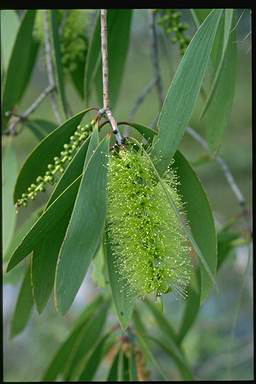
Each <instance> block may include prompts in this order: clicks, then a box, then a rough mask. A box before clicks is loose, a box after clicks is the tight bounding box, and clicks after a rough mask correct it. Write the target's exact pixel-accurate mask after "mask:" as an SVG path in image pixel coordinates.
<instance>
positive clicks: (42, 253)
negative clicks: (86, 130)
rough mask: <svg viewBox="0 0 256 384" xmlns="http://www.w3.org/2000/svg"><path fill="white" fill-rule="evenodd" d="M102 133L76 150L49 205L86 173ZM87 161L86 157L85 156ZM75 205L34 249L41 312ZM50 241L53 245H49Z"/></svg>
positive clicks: (35, 290)
mask: <svg viewBox="0 0 256 384" xmlns="http://www.w3.org/2000/svg"><path fill="white" fill-rule="evenodd" d="M98 140H99V137H98V132H97V131H95V132H94V133H93V135H92V137H91V140H90V145H89V148H88V151H87V152H86V150H87V147H88V143H84V145H83V146H82V147H81V148H80V150H79V152H78V153H77V154H76V156H75V157H74V159H73V160H72V162H71V163H70V164H69V166H68V168H67V169H66V171H65V172H64V174H63V176H62V178H61V179H60V181H59V183H58V185H57V188H56V189H55V190H54V192H53V194H52V196H51V197H50V199H49V202H48V203H47V206H46V208H47V207H48V206H49V205H50V204H51V203H52V202H53V201H54V199H55V198H57V197H58V196H59V194H60V193H62V192H63V190H64V189H65V187H67V186H68V185H70V183H71V182H72V181H73V179H74V178H75V177H76V176H77V175H78V174H79V175H81V173H82V167H83V161H84V158H85V156H86V159H87V156H88V153H89V150H90V153H91V154H92V152H93V148H95V147H96V145H97V143H98ZM85 161H86V160H85ZM71 213H72V209H70V210H68V212H67V213H66V214H65V216H64V217H63V218H62V220H61V222H60V223H58V224H57V225H56V226H55V227H54V228H53V229H52V230H51V232H49V233H48V234H47V235H46V236H45V237H44V239H43V240H42V242H41V243H40V244H38V245H37V246H36V248H35V250H34V253H33V257H32V284H33V295H34V299H35V302H36V304H37V309H38V311H39V313H40V312H42V310H43V309H44V307H45V305H46V303H47V301H48V299H49V296H50V294H51V292H52V288H53V285H54V278H55V267H56V263H57V258H58V254H59V251H60V247H61V245H62V243H63V240H64V236H65V233H66V230H67V227H68V223H69V220H70V216H71ZM49 244H52V246H51V247H50V248H49Z"/></svg>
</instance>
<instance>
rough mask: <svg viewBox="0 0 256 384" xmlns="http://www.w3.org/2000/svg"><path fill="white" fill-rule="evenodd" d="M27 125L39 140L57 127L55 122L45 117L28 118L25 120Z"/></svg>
mask: <svg viewBox="0 0 256 384" xmlns="http://www.w3.org/2000/svg"><path fill="white" fill-rule="evenodd" d="M25 125H26V126H27V127H28V128H29V129H30V130H31V132H33V134H34V135H35V136H36V138H37V139H38V140H39V141H40V140H42V139H43V138H44V137H45V136H47V135H48V134H49V133H51V132H52V131H53V130H54V129H56V128H57V125H56V124H55V123H53V122H51V121H47V120H43V119H33V120H27V121H25Z"/></svg>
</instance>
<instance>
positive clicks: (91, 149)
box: [84, 128, 100, 168]
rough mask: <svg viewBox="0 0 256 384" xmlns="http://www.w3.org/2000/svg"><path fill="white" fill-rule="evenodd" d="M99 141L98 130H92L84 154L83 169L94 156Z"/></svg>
mask: <svg viewBox="0 0 256 384" xmlns="http://www.w3.org/2000/svg"><path fill="white" fill-rule="evenodd" d="M99 141H100V139H99V131H98V128H94V131H93V133H92V134H91V137H90V142H89V146H88V150H87V152H86V157H85V162H84V168H85V167H86V165H87V164H88V162H89V160H90V158H91V157H92V155H93V154H94V152H95V150H96V148H97V146H98V145H99Z"/></svg>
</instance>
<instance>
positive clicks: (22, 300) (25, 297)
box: [10, 267, 33, 337]
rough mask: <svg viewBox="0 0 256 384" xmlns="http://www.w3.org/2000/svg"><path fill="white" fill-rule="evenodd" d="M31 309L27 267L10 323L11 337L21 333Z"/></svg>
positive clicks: (31, 300) (31, 302) (30, 290)
mask: <svg viewBox="0 0 256 384" xmlns="http://www.w3.org/2000/svg"><path fill="white" fill-rule="evenodd" d="M32 307H33V298H32V287H31V282H30V267H28V269H27V272H26V274H25V277H24V280H23V282H22V285H21V288H20V292H19V296H18V299H17V302H16V306H15V311H14V314H13V317H12V322H11V331H10V335H11V337H14V336H16V335H18V334H19V333H20V332H22V331H23V329H24V328H25V326H26V325H27V322H28V320H29V317H30V314H31V311H32Z"/></svg>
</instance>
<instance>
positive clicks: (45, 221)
mask: <svg viewBox="0 0 256 384" xmlns="http://www.w3.org/2000/svg"><path fill="white" fill-rule="evenodd" d="M81 177H82V176H80V177H78V178H77V179H76V180H75V181H74V182H73V183H72V184H71V185H70V186H69V187H68V188H67V189H66V190H65V191H64V192H63V193H62V194H61V195H60V196H59V197H58V198H57V199H56V200H55V201H54V202H53V203H52V204H51V205H50V206H49V207H48V208H47V210H46V211H45V212H44V213H43V215H42V216H41V217H40V218H39V219H38V220H37V221H36V223H35V224H34V225H33V227H32V228H31V229H30V231H29V232H28V233H27V234H26V236H25V237H24V239H23V240H22V242H21V243H20V244H19V246H18V247H17V248H16V249H15V251H14V253H13V255H12V257H11V258H10V261H9V263H8V265H7V269H6V271H7V272H8V271H10V270H11V269H12V268H14V267H15V266H16V265H17V264H18V263H19V262H20V261H21V260H23V259H24V258H25V257H26V256H27V255H28V254H29V253H30V252H32V251H33V250H34V249H35V247H36V246H37V245H38V244H39V243H40V242H41V241H42V240H43V239H44V238H45V237H46V236H47V234H48V233H49V232H50V231H52V230H53V228H54V227H55V226H56V225H58V224H59V223H60V221H61V220H62V218H63V216H64V215H65V213H66V212H68V211H69V210H72V207H73V204H74V201H75V197H76V194H77V191H78V188H79V184H80V181H81Z"/></svg>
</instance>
